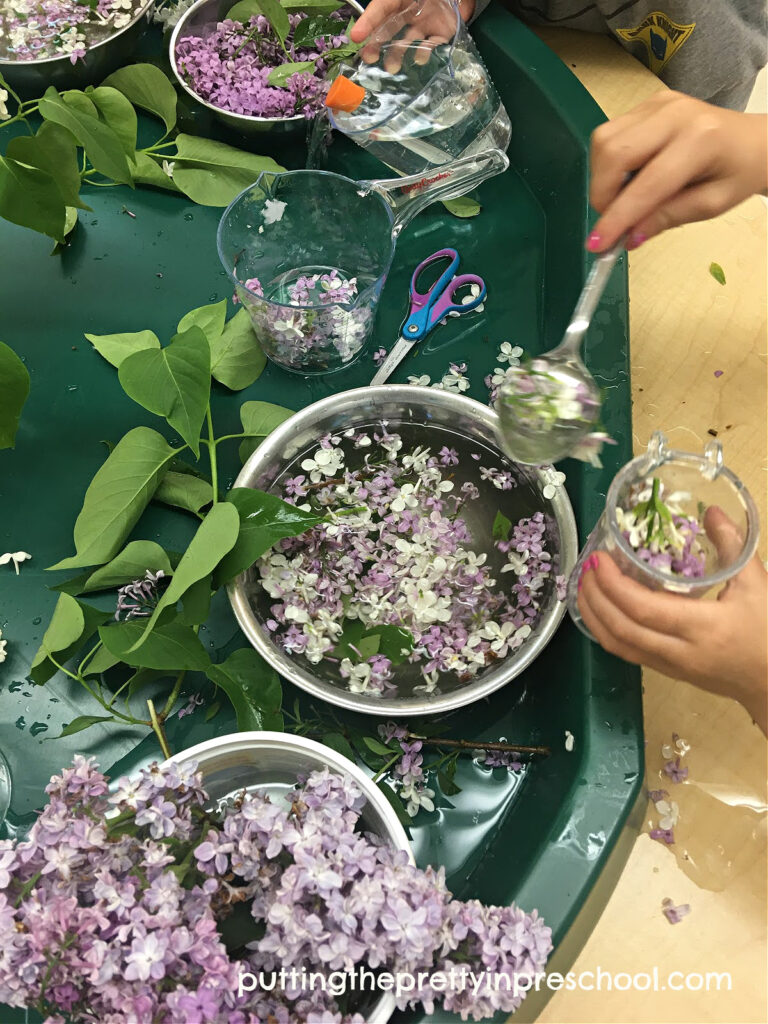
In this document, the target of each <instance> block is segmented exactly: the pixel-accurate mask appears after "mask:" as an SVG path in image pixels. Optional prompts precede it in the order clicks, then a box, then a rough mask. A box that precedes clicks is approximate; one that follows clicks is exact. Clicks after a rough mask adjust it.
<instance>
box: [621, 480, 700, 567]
mask: <svg viewBox="0 0 768 1024" xmlns="http://www.w3.org/2000/svg"><path fill="white" fill-rule="evenodd" d="M690 501H691V496H690V494H687V493H685V492H674V493H672V494H670V495H669V496H665V492H664V485H663V483H662V482H661V480H659V479H658V477H654V478H652V479H651V478H649V479H648V480H645V481H644V482H643V483H642V484H641V485H636V486H635V487H633V488H632V489H631V490H630V492H629V494H628V496H627V500H626V502H625V507H623V508H622V507H619V508H617V509H616V522H617V524H618V527H619V529H620V530H621V532H622V534H623V536H624V539H625V540H626V541H627V543H628V544H629V546H630V547H631V548H632V550H633V551H634V552H635V554H636V555H637V557H638V558H640V559H641V560H642V561H643V562H646V563H647V564H648V565H650V566H652V567H653V568H654V569H658V570H660V571H661V572H663V573H666V574H668V575H670V576H684V577H688V578H690V579H698V578H699V577H701V576H704V575H705V574H706V571H707V550H706V548H705V546H704V544H703V543H702V540H703V536H704V527H703V526H702V524H701V523H700V522H699V519H698V518H697V517H696V516H694V515H689V514H687V513H686V512H685V506H686V505H689V504H690Z"/></svg>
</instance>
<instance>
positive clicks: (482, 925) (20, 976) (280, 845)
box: [0, 756, 552, 1024]
mask: <svg viewBox="0 0 768 1024" xmlns="http://www.w3.org/2000/svg"><path fill="white" fill-rule="evenodd" d="M47 792H48V795H49V798H50V802H49V804H48V805H47V806H46V807H45V809H44V810H43V811H42V813H41V814H40V816H39V818H38V819H37V821H36V823H35V824H34V825H33V827H32V829H31V831H30V834H29V838H28V839H26V840H24V841H21V842H20V841H16V840H14V841H11V840H3V841H0V1001H2V1002H3V1003H4V1004H6V1005H9V1006H15V1007H24V1006H27V1007H34V1008H36V1009H37V1010H39V1011H40V1012H42V1013H44V1014H49V1017H48V1020H49V1021H51V1022H54V1021H55V1022H56V1024H59V1022H60V1021H62V1020H64V1019H65V1018H67V1019H70V1020H78V1021H85V1022H92V1024H95V1022H99V1024H129V1022H135V1021H137V1020H142V1021H150V1020H152V1021H182V1020H184V1021H202V1020H206V1021H227V1022H229V1024H258V1022H259V1021H265V1020H273V1021H279V1022H280V1024H299V1022H302V1024H304V1022H309V1021H316V1022H319V1021H324V1022H327V1021H334V1022H337V1024H364V1021H365V1017H364V1016H363V1014H362V1013H357V1012H355V1001H356V1000H358V1003H357V1006H358V1007H360V1003H359V999H360V995H359V993H357V994H355V993H353V995H352V1001H351V1002H352V1007H351V1009H345V1010H344V1011H343V1012H342V1011H341V1010H340V1008H339V1005H338V1004H337V1002H336V999H335V998H334V997H333V995H332V994H331V992H330V991H328V992H323V991H322V989H321V988H320V986H319V985H317V984H315V987H314V988H311V989H310V988H309V987H308V986H307V987H304V988H302V986H301V983H300V982H299V983H298V984H297V985H295V987H291V984H290V982H289V984H288V985H287V986H285V987H280V985H279V984H278V985H276V987H275V988H274V990H272V991H266V990H264V989H262V988H260V987H257V988H256V990H254V991H251V992H242V993H240V992H239V991H238V989H239V986H238V980H239V978H240V976H241V975H242V974H245V973H250V974H255V975H258V974H259V972H262V971H264V972H271V971H273V970H274V971H278V972H279V970H280V969H281V968H282V967H286V966H289V967H294V968H296V970H297V972H299V977H301V972H303V977H304V978H305V979H306V978H307V977H308V975H309V973H310V972H320V973H321V974H322V975H323V976H324V977H325V978H328V976H329V974H330V972H332V971H342V972H349V971H351V970H353V969H355V968H357V967H360V966H365V967H366V968H367V969H368V970H369V971H370V970H374V971H376V970H377V969H378V970H383V971H388V972H390V973H398V972H408V973H411V974H414V975H418V974H419V973H420V972H421V973H422V974H428V975H431V974H433V973H434V972H438V971H443V972H446V973H448V972H450V970H451V968H452V967H454V968H456V971H457V972H458V971H460V970H461V969H462V967H463V968H464V969H465V970H467V971H468V970H475V971H478V972H480V971H483V970H488V971H493V972H497V973H498V975H500V976H503V978H506V979H507V983H508V984H507V985H506V986H505V985H504V984H501V985H498V986H497V988H493V987H490V988H482V987H481V989H480V991H479V992H477V993H476V992H475V991H474V990H473V987H472V985H471V983H470V979H469V978H466V987H465V988H464V989H463V990H462V989H461V988H460V987H459V985H457V986H456V987H455V988H450V989H449V991H448V992H445V993H443V992H438V991H435V990H432V989H431V988H430V987H429V985H428V983H426V982H424V981H422V982H420V985H419V987H417V988H416V989H415V990H414V991H412V992H408V993H407V994H403V995H400V997H399V998H398V1000H397V1001H398V1004H399V1005H400V1007H401V1008H405V1007H406V1006H413V1005H417V1004H418V1003H419V1002H421V1003H423V1004H424V1006H425V1008H426V1009H427V1011H428V1012H431V1011H432V1010H433V1009H434V1005H435V1003H437V1002H441V1003H442V1005H443V1008H444V1009H445V1010H446V1011H447V1012H459V1013H461V1015H462V1017H464V1018H466V1017H468V1016H472V1017H474V1019H476V1020H480V1019H485V1018H487V1017H489V1016H491V1015H493V1013H495V1012H497V1011H505V1012H510V1011H512V1010H514V1009H516V1008H517V1006H519V1004H520V1002H521V1001H522V997H523V993H522V992H520V991H518V990H517V986H514V985H513V984H512V982H513V980H514V978H515V976H517V977H518V978H520V977H522V976H525V977H528V978H532V976H534V975H535V974H537V973H538V972H541V971H542V970H543V968H544V965H545V963H546V959H547V955H548V953H549V952H550V950H551V948H552V943H551V932H550V929H549V928H548V927H547V926H546V925H545V924H544V922H543V921H542V919H541V918H540V917H539V916H538V914H537V912H536V911H533V912H532V913H531V914H527V913H525V912H524V911H523V910H521V909H520V908H518V907H517V906H515V905H512V906H509V907H486V906H483V905H482V904H481V903H479V902H478V901H476V900H470V901H467V902H459V901H457V900H453V899H452V898H451V894H450V892H448V890H447V889H446V886H445V878H444V873H443V870H442V869H440V870H438V871H435V870H434V869H432V868H427V869H426V870H424V871H422V870H420V869H418V868H416V867H413V866H412V865H411V864H410V863H408V859H407V856H406V854H405V853H404V852H403V851H394V850H392V849H391V848H390V847H389V846H387V845H384V844H383V843H382V842H381V841H380V840H378V839H377V838H376V837H373V836H369V835H368V834H366V833H363V832H362V831H360V830H359V817H360V811H361V808H362V807H363V805H364V802H365V801H364V797H363V794H362V792H361V791H360V789H359V788H358V787H357V785H356V784H355V783H354V782H353V781H352V780H350V779H348V778H345V777H342V776H339V775H336V774H333V773H331V772H329V771H328V770H327V769H326V770H324V771H318V772H314V773H313V774H312V775H310V776H309V778H308V779H306V780H304V781H302V782H301V783H300V784H299V785H298V786H297V788H296V789H295V790H294V791H293V792H292V793H291V794H289V797H288V799H287V800H286V802H285V803H272V802H271V801H270V799H269V798H268V797H267V796H264V795H262V794H258V793H256V794H254V793H251V794H248V793H242V794H239V795H238V796H237V797H236V798H235V799H234V800H232V801H229V802H227V804H226V806H225V807H224V808H223V809H222V810H221V811H220V812H217V813H213V812H210V811H207V810H206V808H207V807H209V806H210V803H209V800H208V798H207V796H206V794H205V791H204V789H203V787H202V780H201V777H200V775H198V774H197V773H196V772H195V770H194V766H177V765H170V766H169V767H166V768H161V767H158V766H157V765H153V766H151V767H150V768H148V769H145V770H144V771H142V772H141V773H139V774H138V775H137V776H135V777H134V778H131V779H128V778H123V779H120V780H119V781H118V783H117V786H116V788H115V790H114V792H113V794H112V795H111V796H110V795H109V792H108V782H107V779H106V778H105V777H104V776H103V775H102V774H100V773H99V772H98V771H97V769H96V768H95V766H94V764H93V760H92V759H89V760H86V759H85V758H83V757H81V756H77V757H75V759H74V762H73V765H72V767H71V768H66V769H64V771H63V772H62V773H61V775H60V776H54V777H53V779H52V780H51V783H50V785H49V786H48V788H47ZM110 811H113V812H117V816H115V817H111V818H110V817H109V814H110ZM241 904H245V906H246V907H247V908H248V911H249V913H250V916H251V917H252V918H253V931H252V936H251V940H250V941H248V939H247V937H246V938H245V940H244V939H242V938H241V939H239V940H237V942H235V943H234V945H236V946H237V948H236V949H235V948H232V949H231V950H230V949H228V948H227V946H226V945H225V942H224V940H223V938H222V934H223V933H222V931H220V926H221V925H222V924H224V925H225V924H226V919H227V917H228V916H229V915H230V913H231V912H232V910H233V908H234V907H236V906H238V905H241ZM246 921H247V917H246ZM243 941H246V942H247V946H243V945H242V942H243Z"/></svg>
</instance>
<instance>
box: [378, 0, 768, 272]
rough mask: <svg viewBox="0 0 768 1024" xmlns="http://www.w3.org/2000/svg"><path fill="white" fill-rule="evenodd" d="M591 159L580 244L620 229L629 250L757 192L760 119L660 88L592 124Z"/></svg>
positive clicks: (602, 244)
mask: <svg viewBox="0 0 768 1024" xmlns="http://www.w3.org/2000/svg"><path fill="white" fill-rule="evenodd" d="M374 2H375V0H374ZM591 164H592V167H591V172H592V181H591V185H590V193H589V199H590V202H591V204H592V206H593V207H594V208H595V209H596V210H597V211H598V213H601V214H602V217H601V218H600V220H599V221H598V222H597V224H596V225H595V227H594V230H593V231H592V233H591V234H590V236H589V238H588V239H587V248H588V249H589V250H590V251H592V252H602V251H603V250H604V249H607V248H609V247H610V246H612V245H613V244H614V243H615V242H617V241H618V240H619V239H620V238H621V236H622V235H624V234H627V235H628V236H629V237H628V243H627V248H628V249H633V248H636V247H637V246H638V245H642V243H643V242H644V241H645V240H646V239H648V238H652V237H653V235H658V234H659V233H660V232H662V231H665V230H666V229H667V228H672V227H677V226H678V225H679V224H685V223H687V222H689V221H695V220H706V219H707V218H708V217H716V216H717V215H718V214H720V213H723V212H724V211H725V210H728V209H730V208H731V207H732V206H735V205H736V204H737V203H740V202H741V201H742V200H743V199H746V198H747V197H748V196H750V195H752V194H753V193H755V192H765V191H766V189H767V188H768V118H766V117H765V116H763V115H760V114H739V113H736V112H735V111H733V110H723V109H722V108H721V107H715V106H712V105H711V104H709V103H703V102H702V101H701V100H695V99H693V98H692V97H690V96H684V95H683V94H682V93H677V92H660V93H657V94H656V95H655V96H653V97H652V98H651V99H649V100H647V101H646V102H645V103H641V104H640V106H638V107H636V108H635V109H634V110H630V112H629V113H628V114H624V115H623V116H622V117H618V118H616V120H614V121H608V122H607V123H606V124H602V125H600V127H599V128H598V129H597V130H596V131H595V132H594V134H593V135H592V151H591ZM632 171H636V172H637V173H636V175H635V177H634V179H633V180H632V181H630V182H629V184H628V185H627V186H626V187H625V188H623V189H622V186H623V184H624V182H625V180H626V176H627V174H628V173H630V172H632Z"/></svg>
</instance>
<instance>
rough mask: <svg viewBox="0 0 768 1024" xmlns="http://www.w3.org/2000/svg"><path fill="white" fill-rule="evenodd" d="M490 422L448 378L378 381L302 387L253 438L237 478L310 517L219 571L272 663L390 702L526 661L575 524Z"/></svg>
mask: <svg viewBox="0 0 768 1024" xmlns="http://www.w3.org/2000/svg"><path fill="white" fill-rule="evenodd" d="M496 422H497V421H496V415H495V413H494V412H493V411H492V410H490V409H488V408H487V407H485V406H481V405H480V404H479V403H477V402H474V401H473V400H471V399H469V398H466V397H465V396H463V395H459V394H455V393H450V392H447V391H438V390H433V389H426V388H419V387H413V386H407V385H388V386H386V387H381V388H363V389H359V390H356V391H349V392H344V393H342V394H338V395H334V396H331V397H330V398H327V399H324V400H323V401H321V402H317V403H315V405H312V406H310V407H309V408H307V409H305V410H303V411H302V412H300V413H297V414H296V415H295V416H293V417H291V419H290V420H287V421H286V422H285V423H284V424H283V425H281V426H280V427H278V428H277V430H275V431H274V432H273V433H272V434H270V435H269V437H268V438H267V439H266V440H265V441H264V442H263V443H262V444H261V445H260V446H259V448H258V449H257V450H256V452H255V453H254V454H253V455H252V456H251V458H250V460H249V461H248V463H247V464H246V466H245V467H244V469H243V471H242V472H241V474H240V477H239V478H238V481H237V486H239V487H260V488H262V489H264V490H271V491H272V492H273V493H279V494H280V495H281V496H282V497H284V498H285V499H286V500H288V501H292V502H293V503H294V504H297V505H299V506H300V507H302V506H307V505H308V506H309V507H310V509H313V510H315V511H316V512H317V513H319V514H320V515H323V516H324V517H325V520H324V521H323V522H321V523H319V524H318V526H317V527H315V528H313V529H311V530H308V531H307V532H306V533H305V534H303V535H302V537H301V538H300V539H299V540H298V541H297V542H295V543H294V542H289V543H285V542H281V543H280V544H278V545H276V546H275V547H273V548H272V549H271V551H269V552H267V553H266V554H265V555H264V556H263V558H262V559H260V560H259V562H257V564H256V565H255V566H253V567H252V568H251V570H249V572H247V573H245V574H243V575H242V576H241V577H239V578H238V579H237V580H236V581H235V583H234V584H233V585H232V586H231V588H230V600H231V602H232V606H233V609H234V611H235V614H236V616H237V618H238V621H239V623H240V625H241V627H242V628H243V630H244V632H245V633H246V635H247V636H248V638H249V640H250V641H251V643H252V644H253V645H254V647H255V648H256V649H257V650H258V651H259V653H260V654H261V655H262V656H263V657H264V658H266V660H267V661H269V662H270V663H271V664H272V665H273V667H274V668H276V669H277V671H278V672H280V673H281V675H283V676H286V677H287V678H289V679H290V680H291V681H292V682H294V683H296V684H297V685H298V686H300V687H302V688H304V689H305V690H308V691H309V692H310V693H312V694H313V695H315V696H318V697H320V698H322V699H324V700H327V701H329V702H330V703H333V704H336V705H338V706H341V707H346V708H349V709H352V710H358V711H363V712H367V713H370V714H388V715H397V716H404V715H415V714H429V713H437V712H440V711H447V710H451V709H453V708H457V707H461V706H463V705H465V704H468V703H470V702H472V701H474V700H478V699H480V698H481V697H484V696H486V695H487V694H489V693H492V692H493V691H494V690H496V689H498V688H499V687H501V686H503V685H505V684H506V683H507V682H509V681H510V680H511V679H512V678H513V677H514V676H516V675H518V674H519V673H520V672H522V671H523V669H525V668H526V667H527V666H528V665H530V663H531V662H532V661H533V659H534V658H535V657H536V656H537V655H538V653H539V652H540V651H541V650H542V649H543V648H544V646H546V644H547V643H548V641H549V640H550V638H551V637H552V635H553V634H554V631H555V629H556V628H557V625H558V623H559V622H560V619H561V618H562V614H563V606H562V603H561V598H562V597H563V595H564V586H565V579H566V578H567V574H568V573H569V572H570V569H571V567H572V565H573V563H574V559H575V552H576V530H575V524H574V520H573V513H572V510H571V506H570V502H569V501H568V497H567V495H566V493H565V491H564V489H563V488H562V486H558V487H551V486H549V477H548V476H547V475H546V473H545V472H543V471H541V470H538V469H530V468H528V467H522V466H517V465H515V464H513V463H510V462H509V461H508V460H507V459H506V458H505V456H504V455H503V454H502V452H501V451H500V450H499V448H498V447H497V445H496V442H495V433H494V431H495V429H496ZM545 493H546V495H547V496H546V497H545Z"/></svg>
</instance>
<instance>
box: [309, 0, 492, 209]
mask: <svg viewBox="0 0 768 1024" xmlns="http://www.w3.org/2000/svg"><path fill="white" fill-rule="evenodd" d="M337 81H340V82H341V83H343V85H344V88H340V87H339V84H337V82H334V83H333V85H332V86H331V89H330V90H329V93H328V97H327V99H326V104H327V106H329V107H330V109H331V124H332V125H333V127H334V128H338V130H339V131H340V132H343V133H344V134H345V135H348V136H349V137H350V138H351V139H352V140H353V141H354V142H356V143H357V144H358V145H360V146H362V147H363V148H364V149H367V150H369V151H370V152H371V153H372V154H373V155H374V156H376V157H378V158H379V160H381V161H382V163H384V164H386V165H387V167H391V168H392V170H393V171H395V172H396V173H397V174H403V175H410V174H419V173H422V172H424V171H427V170H429V169H430V168H433V167H438V166H441V165H442V164H445V163H448V162H450V161H451V160H456V159H459V158H461V157H464V156H470V155H472V154H476V153H483V152H485V151H486V150H489V149H500V150H502V151H504V150H506V148H507V146H508V145H509V139H510V134H511V125H510V121H509V115H508V114H507V112H506V110H505V109H504V106H503V104H502V102H501V100H500V99H499V96H498V93H497V92H496V89H495V88H494V85H493V82H492V81H491V79H490V77H489V75H488V72H487V71H486V69H485V66H484V64H483V62H482V59H481V57H480V54H479V53H478V52H477V49H476V48H475V44H474V43H473V41H472V37H471V36H470V34H469V32H468V31H467V27H466V25H465V24H464V22H463V21H462V19H461V17H460V15H459V9H458V7H457V6H456V4H455V3H453V0H415V2H414V3H411V4H408V5H406V6H405V7H404V8H403V10H401V11H398V12H397V13H396V14H394V15H392V16H391V17H390V18H388V19H387V20H386V21H385V22H383V23H382V24H381V25H379V26H378V28H377V29H376V30H375V31H374V32H373V34H372V35H371V36H370V37H369V39H368V40H367V41H366V43H365V44H364V46H363V47H362V48H361V50H360V51H359V52H358V54H357V57H356V62H355V63H354V65H351V66H342V68H341V70H340V78H339V80H337ZM342 96H344V97H346V101H345V100H344V99H339V100H338V101H337V100H335V99H334V97H342ZM350 97H351V99H350ZM338 102H340V103H341V104H342V106H343V109H342V106H339V105H338ZM334 104H336V105H334ZM443 198H452V197H451V196H450V195H447V196H445V197H443Z"/></svg>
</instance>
